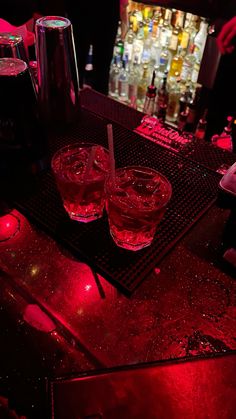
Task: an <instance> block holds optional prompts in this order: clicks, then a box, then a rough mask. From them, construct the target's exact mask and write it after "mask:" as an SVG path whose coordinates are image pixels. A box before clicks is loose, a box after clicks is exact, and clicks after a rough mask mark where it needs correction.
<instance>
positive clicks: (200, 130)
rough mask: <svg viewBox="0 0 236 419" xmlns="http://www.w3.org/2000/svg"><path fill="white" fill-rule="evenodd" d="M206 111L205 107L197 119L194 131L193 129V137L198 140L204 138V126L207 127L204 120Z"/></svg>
mask: <svg viewBox="0 0 236 419" xmlns="http://www.w3.org/2000/svg"><path fill="white" fill-rule="evenodd" d="M207 112H208V110H207V109H205V111H204V113H203V116H202V117H201V118H200V119H199V121H198V124H197V128H196V131H195V137H196V138H197V139H198V140H204V139H205V134H206V128H207V120H206V116H207Z"/></svg>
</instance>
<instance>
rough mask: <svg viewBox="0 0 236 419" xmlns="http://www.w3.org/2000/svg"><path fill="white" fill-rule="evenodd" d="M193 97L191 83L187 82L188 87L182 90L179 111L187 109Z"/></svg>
mask: <svg viewBox="0 0 236 419" xmlns="http://www.w3.org/2000/svg"><path fill="white" fill-rule="evenodd" d="M191 99H192V90H191V85H190V84H186V89H185V91H184V92H182V94H181V96H180V99H179V112H180V113H181V112H183V111H185V110H186V108H187V106H188V104H189V102H190V101H191Z"/></svg>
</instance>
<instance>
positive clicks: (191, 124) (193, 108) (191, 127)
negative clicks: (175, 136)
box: [185, 85, 202, 132]
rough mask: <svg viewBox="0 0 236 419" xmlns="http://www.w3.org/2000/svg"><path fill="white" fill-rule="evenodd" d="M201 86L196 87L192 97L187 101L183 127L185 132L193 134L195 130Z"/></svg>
mask: <svg viewBox="0 0 236 419" xmlns="http://www.w3.org/2000/svg"><path fill="white" fill-rule="evenodd" d="M201 89H202V86H200V85H199V86H198V87H197V88H196V91H195V95H194V97H193V98H192V99H191V100H190V101H189V103H188V108H189V113H188V118H187V122H186V126H185V131H189V132H194V131H195V128H196V119H197V113H198V112H199V101H200V94H201Z"/></svg>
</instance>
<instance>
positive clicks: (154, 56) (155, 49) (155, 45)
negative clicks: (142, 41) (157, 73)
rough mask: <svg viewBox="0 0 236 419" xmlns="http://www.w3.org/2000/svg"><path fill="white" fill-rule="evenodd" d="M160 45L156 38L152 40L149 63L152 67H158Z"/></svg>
mask: <svg viewBox="0 0 236 419" xmlns="http://www.w3.org/2000/svg"><path fill="white" fill-rule="evenodd" d="M161 51H162V48H161V44H160V40H159V39H158V38H155V39H153V41H152V45H151V63H152V64H153V66H154V67H155V66H159V63H160V55H161Z"/></svg>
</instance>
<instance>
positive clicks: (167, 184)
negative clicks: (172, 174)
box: [105, 165, 173, 213]
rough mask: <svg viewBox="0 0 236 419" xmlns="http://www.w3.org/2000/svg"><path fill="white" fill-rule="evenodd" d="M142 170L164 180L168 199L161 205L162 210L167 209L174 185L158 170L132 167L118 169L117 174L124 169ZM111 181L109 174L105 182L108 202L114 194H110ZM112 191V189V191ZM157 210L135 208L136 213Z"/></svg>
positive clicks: (124, 206)
mask: <svg viewBox="0 0 236 419" xmlns="http://www.w3.org/2000/svg"><path fill="white" fill-rule="evenodd" d="M140 168H141V169H146V170H149V171H150V170H151V171H152V172H155V173H156V174H157V175H158V176H160V178H161V179H162V180H164V182H165V185H166V187H167V188H166V197H165V200H163V202H162V203H161V206H160V209H161V208H163V207H165V206H166V205H167V204H168V202H169V201H170V199H171V196H172V191H173V190H172V185H171V183H170V181H169V180H168V179H167V177H166V176H165V175H163V174H162V173H161V172H159V171H158V170H156V169H153V168H152V167H149V166H139V165H130V166H124V167H118V168H116V169H115V174H116V173H117V172H120V171H121V170H124V169H140ZM110 179H111V174H108V177H107V179H106V182H105V192H106V193H108V196H107V199H108V200H109V199H110V200H111V201H112V194H110V193H109V186H108V184H109V181H110ZM110 191H112V189H110ZM120 207H121V208H125V209H127V206H126V205H120ZM155 209H156V208H134V210H135V211H138V212H140V213H147V212H152V211H154V210H155Z"/></svg>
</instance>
